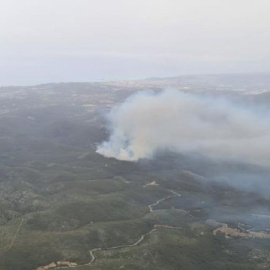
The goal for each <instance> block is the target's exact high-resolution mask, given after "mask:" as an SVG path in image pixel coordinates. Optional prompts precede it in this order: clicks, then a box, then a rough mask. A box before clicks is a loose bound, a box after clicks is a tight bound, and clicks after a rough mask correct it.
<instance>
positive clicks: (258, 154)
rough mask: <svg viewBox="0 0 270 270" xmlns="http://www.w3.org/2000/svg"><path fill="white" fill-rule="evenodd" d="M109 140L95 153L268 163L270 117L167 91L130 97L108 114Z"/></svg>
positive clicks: (129, 157)
mask: <svg viewBox="0 0 270 270" xmlns="http://www.w3.org/2000/svg"><path fill="white" fill-rule="evenodd" d="M108 118H109V121H110V124H111V133H110V137H109V140H108V141H106V142H103V143H102V144H101V145H99V146H98V148H97V153H99V154H102V155H104V156H106V157H114V158H116V159H119V160H128V161H137V160H139V159H143V158H148V159H149V158H152V157H153V156H154V154H155V153H156V152H157V151H164V150H165V151H168V150H169V151H175V152H179V153H191V154H200V155H204V156H207V157H209V158H215V159H216V158H219V159H220V158H221V159H226V160H237V161H241V162H248V163H253V164H257V165H263V166H268V165H270V151H269V145H270V118H269V113H268V112H267V113H265V114H262V113H261V112H258V111H256V110H255V109H251V108H247V107H243V106H237V105H236V104H235V103H232V102H230V101H228V100H225V99H221V98H216V97H215V98H213V97H212V98H211V97H202V96H201V95H200V96H199V95H195V94H187V93H182V92H180V91H178V90H164V91H162V92H159V93H153V92H143V93H138V94H135V95H133V96H131V97H130V98H128V99H127V100H126V101H125V102H124V103H123V104H121V105H120V106H118V107H115V108H114V109H112V111H111V112H110V114H109V115H108Z"/></svg>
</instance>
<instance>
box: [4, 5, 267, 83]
mask: <svg viewBox="0 0 270 270" xmlns="http://www.w3.org/2000/svg"><path fill="white" fill-rule="evenodd" d="M0 10H1V15H0V85H10V84H13V85H14V84H35V83H44V82H60V81H91V80H103V79H106V80H108V79H122V78H143V77H151V76H171V75H180V74H196V73H223V72H226V73H228V72H229V73H230V72H269V71H270V49H269V48H270V16H269V11H270V1H269V0H98V1H94V0H43V1H41V0H23V1H22V0H0Z"/></svg>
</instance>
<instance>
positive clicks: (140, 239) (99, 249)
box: [36, 190, 181, 270]
mask: <svg viewBox="0 0 270 270" xmlns="http://www.w3.org/2000/svg"><path fill="white" fill-rule="evenodd" d="M169 191H170V192H171V193H172V194H173V195H169V196H166V197H164V198H162V199H159V200H158V201H156V202H155V203H153V204H149V205H148V208H149V211H150V212H155V211H162V210H161V209H158V210H154V209H153V207H154V206H157V205H158V204H159V203H161V202H162V201H165V200H168V199H170V198H173V197H180V196H181V194H179V193H177V192H175V191H173V190H169ZM160 227H162V225H160ZM164 227H165V228H169V229H179V228H181V227H170V226H164ZM156 230H157V228H154V229H152V230H151V231H150V232H148V233H145V234H143V235H141V237H140V238H139V240H137V241H136V242H135V243H133V244H130V245H121V246H114V247H109V248H94V249H91V250H90V251H89V254H90V257H91V260H90V262H89V263H86V264H81V265H76V266H58V267H54V268H53V269H67V268H76V267H77V268H78V267H82V266H89V265H91V264H92V263H93V262H94V261H95V260H96V259H97V258H96V256H95V252H96V251H101V250H104V251H105V250H113V249H121V248H126V247H135V246H137V245H139V244H140V243H141V242H142V241H143V240H144V239H145V237H146V236H148V235H150V234H152V233H153V232H154V231H156ZM45 267H46V266H45ZM37 269H46V268H44V267H42V266H41V267H39V268H37ZM37 269H36V270H37Z"/></svg>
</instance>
